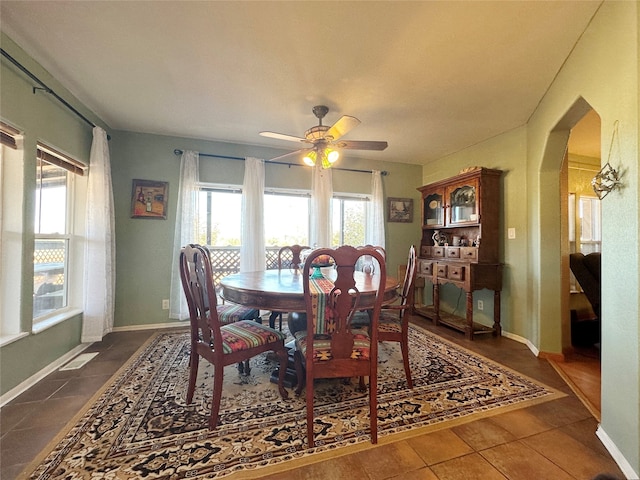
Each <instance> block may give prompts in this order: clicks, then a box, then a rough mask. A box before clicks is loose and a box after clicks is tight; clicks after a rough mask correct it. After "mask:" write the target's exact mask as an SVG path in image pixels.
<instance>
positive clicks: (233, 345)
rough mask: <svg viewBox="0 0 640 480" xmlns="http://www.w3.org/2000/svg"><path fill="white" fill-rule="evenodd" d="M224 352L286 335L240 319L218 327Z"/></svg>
mask: <svg viewBox="0 0 640 480" xmlns="http://www.w3.org/2000/svg"><path fill="white" fill-rule="evenodd" d="M220 333H221V334H222V351H223V352H224V353H225V354H228V353H232V352H238V351H240V350H248V349H249V348H253V347H258V346H260V345H266V344H268V343H274V342H278V341H282V340H284V339H285V338H286V335H285V334H283V333H282V332H279V331H277V330H274V329H272V328H269V327H267V326H265V325H262V324H260V323H257V322H254V321H251V320H240V321H239V322H235V323H230V324H228V325H223V326H222V327H220Z"/></svg>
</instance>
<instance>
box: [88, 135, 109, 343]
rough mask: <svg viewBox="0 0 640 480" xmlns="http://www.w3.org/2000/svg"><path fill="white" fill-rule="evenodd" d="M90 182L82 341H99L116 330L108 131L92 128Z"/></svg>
mask: <svg viewBox="0 0 640 480" xmlns="http://www.w3.org/2000/svg"><path fill="white" fill-rule="evenodd" d="M89 162H90V163H89V176H88V179H87V180H88V184H87V213H86V243H85V251H84V307H83V308H84V315H83V321H82V342H83V343H87V342H98V341H100V340H102V337H104V335H105V334H107V333H109V332H110V331H111V330H113V315H114V305H115V302H114V294H115V292H114V291H115V278H116V238H115V215H114V208H113V189H112V184H111V160H110V158H109V143H108V141H107V132H105V131H104V130H103V129H102V128H100V127H94V129H93V142H92V144H91V156H90V158H89Z"/></svg>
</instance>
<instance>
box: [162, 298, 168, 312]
mask: <svg viewBox="0 0 640 480" xmlns="http://www.w3.org/2000/svg"><path fill="white" fill-rule="evenodd" d="M162 309H163V310H169V300H162Z"/></svg>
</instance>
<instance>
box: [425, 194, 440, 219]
mask: <svg viewBox="0 0 640 480" xmlns="http://www.w3.org/2000/svg"><path fill="white" fill-rule="evenodd" d="M442 200H443V193H442V192H434V193H431V194H429V195H427V196H426V197H424V200H423V201H424V219H423V225H424V226H427V227H432V226H433V227H437V226H443V225H444V208H443V204H442Z"/></svg>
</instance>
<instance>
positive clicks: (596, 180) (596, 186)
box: [591, 162, 620, 200]
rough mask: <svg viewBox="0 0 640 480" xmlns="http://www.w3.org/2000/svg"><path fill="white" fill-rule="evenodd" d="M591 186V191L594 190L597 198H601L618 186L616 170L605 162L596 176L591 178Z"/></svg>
mask: <svg viewBox="0 0 640 480" xmlns="http://www.w3.org/2000/svg"><path fill="white" fill-rule="evenodd" d="M591 186H592V187H593V191H594V192H596V195H597V196H598V198H599V199H600V200H602V199H603V198H604V197H606V196H607V195H608V194H609V192H610V191H611V190H613V189H614V188H617V187H619V186H620V178H619V177H618V172H617V171H616V170H615V169H614V168H613V167H612V166H611V165H609V162H607V163H606V165H605V166H604V167H602V168H601V169H600V171H599V172H598V173H597V174H596V176H595V177H593V179H592V180H591Z"/></svg>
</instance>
